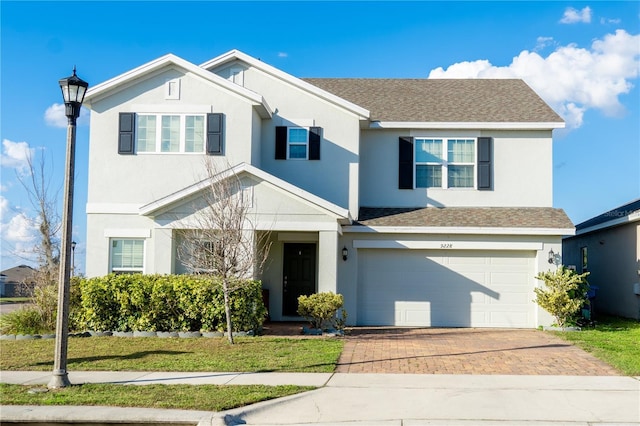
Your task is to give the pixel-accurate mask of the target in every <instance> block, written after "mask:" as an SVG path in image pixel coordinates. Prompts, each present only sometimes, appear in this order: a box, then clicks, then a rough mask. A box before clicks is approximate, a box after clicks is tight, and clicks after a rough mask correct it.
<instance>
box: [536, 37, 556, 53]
mask: <svg viewBox="0 0 640 426" xmlns="http://www.w3.org/2000/svg"><path fill="white" fill-rule="evenodd" d="M551 44H554V41H553V37H538V38H537V39H536V47H535V49H533V50H535V51H536V52H537V51H539V50H543V49H544V48H546V47H547V46H549V45H551Z"/></svg>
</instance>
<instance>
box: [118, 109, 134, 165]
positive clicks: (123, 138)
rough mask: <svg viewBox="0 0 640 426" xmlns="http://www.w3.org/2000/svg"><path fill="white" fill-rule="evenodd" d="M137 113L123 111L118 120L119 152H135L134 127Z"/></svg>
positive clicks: (124, 153) (127, 153)
mask: <svg viewBox="0 0 640 426" xmlns="http://www.w3.org/2000/svg"><path fill="white" fill-rule="evenodd" d="M135 122H136V114H135V113H133V112H121V113H120V116H119V120H118V154H122V155H132V154H133V153H134V144H133V140H134V139H133V137H134V129H135Z"/></svg>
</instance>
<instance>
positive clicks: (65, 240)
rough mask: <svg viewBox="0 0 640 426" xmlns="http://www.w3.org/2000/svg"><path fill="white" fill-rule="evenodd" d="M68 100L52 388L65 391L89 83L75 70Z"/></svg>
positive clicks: (65, 88)
mask: <svg viewBox="0 0 640 426" xmlns="http://www.w3.org/2000/svg"><path fill="white" fill-rule="evenodd" d="M59 83H60V89H61V90H62V97H63V98H64V105H65V115H66V116H67V119H68V125H67V160H66V167H65V179H64V207H63V211H62V247H61V248H60V274H59V277H58V314H57V317H56V343H55V358H54V362H53V376H52V377H51V380H50V381H49V384H48V385H47V386H48V387H49V388H52V389H56V388H63V387H66V386H69V385H71V382H70V381H69V376H68V374H67V342H68V339H69V292H70V281H71V256H72V253H73V252H72V247H73V245H72V241H71V232H72V229H73V228H72V225H73V185H74V173H75V171H74V169H75V156H76V120H77V119H78V117H79V116H80V107H81V106H82V101H83V100H84V94H85V92H86V90H87V87H89V84H88V83H87V82H85V81H83V80H81V79H80V78H79V77H78V76H76V69H75V67H74V68H73V75H72V76H71V77H67V78H63V79H61V80H60V82H59Z"/></svg>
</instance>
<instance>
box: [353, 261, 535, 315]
mask: <svg viewBox="0 0 640 426" xmlns="http://www.w3.org/2000/svg"><path fill="white" fill-rule="evenodd" d="M514 253H518V254H517V255H516V254H514ZM444 254H446V256H445V255H444ZM534 255H535V253H534V252H530V253H527V252H513V253H511V252H504V253H502V252H493V253H491V254H487V253H486V252H485V253H480V252H471V251H468V252H463V251H457V252H456V251H453V250H451V251H446V252H443V251H436V250H385V249H360V251H359V254H358V258H359V282H358V323H359V324H362V325H401V326H439V327H447V326H448V327H533V326H534V324H533V318H534V317H533V307H532V306H533V305H532V302H531V299H532V296H531V293H532V289H531V288H530V287H532V277H533V258H534Z"/></svg>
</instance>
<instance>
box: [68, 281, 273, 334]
mask: <svg viewBox="0 0 640 426" xmlns="http://www.w3.org/2000/svg"><path fill="white" fill-rule="evenodd" d="M235 287H237V288H238V289H237V290H235V291H234V292H233V293H232V294H231V306H232V320H233V324H234V329H235V330H234V331H250V330H254V331H255V330H257V329H259V328H260V327H261V326H262V323H263V322H264V320H265V318H266V308H265V307H264V304H263V303H262V285H261V283H260V281H244V282H241V283H240V284H237V285H236V286H235ZM78 288H79V306H80V309H79V312H78V313H77V315H76V323H77V326H78V328H79V329H88V330H95V331H225V326H226V321H225V316H224V315H225V314H224V298H223V294H222V285H221V281H220V279H219V278H217V277H211V276H193V275H142V274H129V275H124V274H123V275H115V274H110V275H107V276H104V277H98V278H91V279H82V280H80V281H79V282H78Z"/></svg>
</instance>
